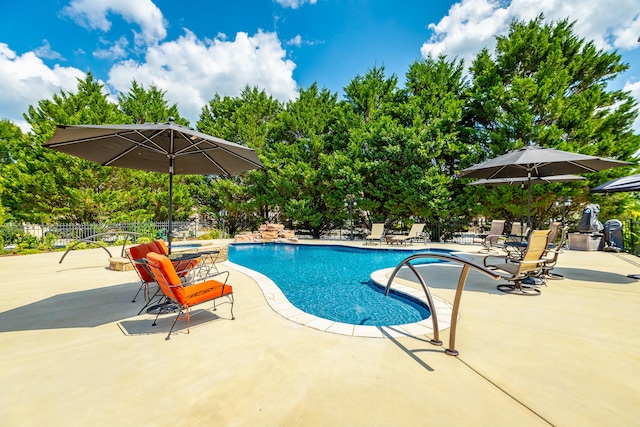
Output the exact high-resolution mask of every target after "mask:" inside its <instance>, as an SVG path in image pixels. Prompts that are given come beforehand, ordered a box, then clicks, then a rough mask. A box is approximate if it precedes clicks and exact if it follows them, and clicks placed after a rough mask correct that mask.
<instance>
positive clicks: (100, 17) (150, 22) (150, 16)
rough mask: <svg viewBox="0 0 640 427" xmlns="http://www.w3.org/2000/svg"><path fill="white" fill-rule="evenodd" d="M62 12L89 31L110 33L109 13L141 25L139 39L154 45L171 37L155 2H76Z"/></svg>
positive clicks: (114, 0)
mask: <svg viewBox="0 0 640 427" xmlns="http://www.w3.org/2000/svg"><path fill="white" fill-rule="evenodd" d="M62 13H63V14H64V15H66V16H69V17H70V18H72V19H73V20H74V21H75V22H76V23H78V24H79V25H81V26H83V27H85V28H87V29H98V30H101V31H104V32H107V31H109V30H110V29H111V21H109V19H108V18H107V15H108V14H109V13H114V14H118V15H121V16H122V18H123V19H124V20H125V21H127V22H129V23H132V22H133V23H136V24H138V25H140V29H141V31H142V32H141V33H136V37H137V38H138V39H142V41H144V43H145V44H153V43H155V42H157V41H159V40H162V39H164V38H165V37H166V36H167V30H166V21H165V19H164V16H163V15H162V12H161V11H160V9H158V7H157V6H156V5H155V4H154V3H153V2H152V1H151V0H72V2H71V3H70V4H69V5H68V6H65V7H64V9H63V10H62Z"/></svg>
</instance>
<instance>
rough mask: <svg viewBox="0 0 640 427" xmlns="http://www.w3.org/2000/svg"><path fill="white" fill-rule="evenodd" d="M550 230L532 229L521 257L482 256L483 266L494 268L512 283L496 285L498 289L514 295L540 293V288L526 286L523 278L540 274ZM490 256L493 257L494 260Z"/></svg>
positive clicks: (545, 260)
mask: <svg viewBox="0 0 640 427" xmlns="http://www.w3.org/2000/svg"><path fill="white" fill-rule="evenodd" d="M550 232H551V230H534V231H532V232H531V233H530V234H529V238H528V240H527V249H526V250H525V252H524V254H523V256H522V259H513V258H511V257H509V255H504V256H501V257H498V256H496V255H488V256H486V257H485V258H484V266H485V267H487V268H490V269H492V270H496V272H497V273H498V274H500V275H501V276H502V278H504V279H505V280H508V281H510V282H513V284H502V285H498V290H500V291H502V292H507V293H512V294H516V295H540V289H538V288H535V287H532V286H526V285H524V284H523V280H525V279H527V278H531V277H540V276H542V273H543V269H544V265H545V263H546V262H547V259H546V258H545V257H544V255H545V254H546V253H547V242H548V240H549V233H550ZM492 258H495V259H496V260H495V261H494V260H493V259H492Z"/></svg>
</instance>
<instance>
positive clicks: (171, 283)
mask: <svg viewBox="0 0 640 427" xmlns="http://www.w3.org/2000/svg"><path fill="white" fill-rule="evenodd" d="M146 259H147V264H148V266H149V271H151V273H152V274H153V277H154V278H155V279H156V282H157V283H158V286H159V287H160V289H161V290H162V293H163V294H164V296H165V297H166V298H167V299H168V300H170V301H171V302H173V303H174V304H176V305H177V306H178V308H179V312H178V315H177V316H176V318H175V319H174V321H173V325H171V329H170V330H169V333H168V334H167V337H166V338H165V339H167V340H168V339H170V338H171V332H173V328H174V327H175V326H176V322H177V321H178V319H181V318H182V317H181V316H182V314H183V313H185V314H186V318H187V333H189V332H190V331H189V325H190V324H191V316H190V308H191V307H193V306H195V305H198V304H202V303H204V302H207V301H213V309H214V310H215V309H216V300H217V299H218V298H222V297H227V298H229V301H230V302H231V320H233V319H235V317H234V316H233V288H232V287H231V285H227V279H228V278H229V272H228V271H223V272H222V273H219V274H218V276H220V275H225V279H224V282H220V281H218V280H215V279H208V280H205V281H203V282H199V283H195V282H192V281H190V280H187V281H185V282H183V281H182V280H181V279H180V277H179V276H178V274H177V273H176V269H175V268H174V267H173V264H172V263H171V260H170V259H169V258H168V257H167V256H165V255H160V254H157V253H155V252H149V253H148V254H147V258H146ZM216 277H217V276H216ZM160 313H161V312H158V314H157V315H156V318H155V320H154V321H153V326H155V325H156V321H157V320H158V316H160Z"/></svg>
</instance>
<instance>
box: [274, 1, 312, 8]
mask: <svg viewBox="0 0 640 427" xmlns="http://www.w3.org/2000/svg"><path fill="white" fill-rule="evenodd" d="M274 1H275V2H276V3H278V4H279V5H280V6H282V7H290V8H291V9H297V8H299V7H300V6H302V5H303V4H305V3H309V4H316V2H317V0H274Z"/></svg>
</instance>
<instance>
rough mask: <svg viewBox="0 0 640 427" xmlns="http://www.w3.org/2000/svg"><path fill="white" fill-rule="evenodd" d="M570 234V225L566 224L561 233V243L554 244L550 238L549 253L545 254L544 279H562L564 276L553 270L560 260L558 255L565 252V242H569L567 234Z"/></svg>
mask: <svg viewBox="0 0 640 427" xmlns="http://www.w3.org/2000/svg"><path fill="white" fill-rule="evenodd" d="M568 234H569V226H565V227H564V228H563V229H562V233H561V234H560V243H558V244H557V245H552V242H551V238H549V245H548V246H547V253H546V255H545V262H544V265H543V266H542V277H543V278H544V279H552V280H561V279H564V276H563V275H562V274H559V273H554V272H552V271H551V270H553V269H554V267H555V266H556V263H557V262H558V255H560V254H561V253H562V252H563V249H564V247H565V244H566V243H567V236H568Z"/></svg>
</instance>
